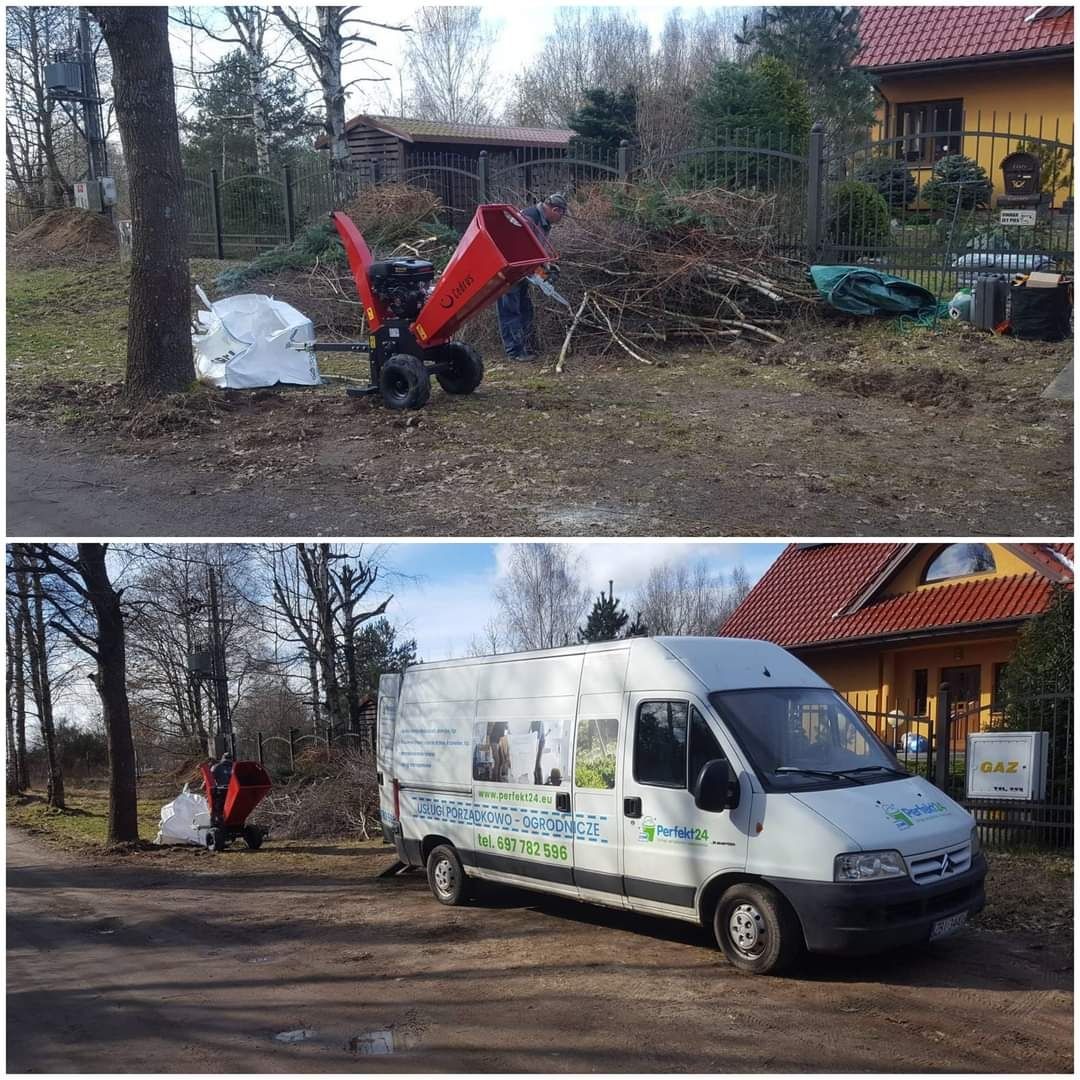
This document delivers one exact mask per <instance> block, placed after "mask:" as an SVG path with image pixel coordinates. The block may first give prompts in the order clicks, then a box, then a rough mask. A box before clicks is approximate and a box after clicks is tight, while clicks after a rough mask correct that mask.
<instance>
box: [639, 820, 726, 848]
mask: <svg viewBox="0 0 1080 1080" xmlns="http://www.w3.org/2000/svg"><path fill="white" fill-rule="evenodd" d="M638 839H639V840H642V841H644V842H645V843H647V844H652V843H655V842H656V841H658V840H659V841H660V842H662V843H663V842H668V843H684V844H685V843H689V844H707V843H708V842H709V830H708V829H699V828H697V827H696V826H694V825H661V824H659V823H658V822H657V820H656V818H652V817H647V818H642V819H641V832H640V833H638Z"/></svg>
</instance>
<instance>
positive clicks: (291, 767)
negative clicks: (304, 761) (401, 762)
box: [228, 721, 375, 777]
mask: <svg viewBox="0 0 1080 1080" xmlns="http://www.w3.org/2000/svg"><path fill="white" fill-rule="evenodd" d="M228 743H229V749H230V751H231V753H232V755H233V757H234V759H236V760H238V761H241V760H243V761H257V762H259V764H261V765H263V766H265V767H266V769H267V771H268V772H269V773H270V774H271V775H272V776H276V777H284V776H288V775H290V774H292V773H294V772H295V771H296V763H297V758H299V757H300V756H301V755H303V754H305V753H310V752H312V751H316V752H319V753H322V752H330V751H335V750H356V751H359V752H361V753H373V752H374V748H375V723H374V721H363V722H361V724H360V726H359V728H358V730H356V731H344V730H340V729H335V728H332V727H323V728H321V729H320V730H319V731H301V729H300V728H290V729H289V731H288V732H287V733H286V734H284V735H277V734H267V733H265V732H262V731H254V732H240V733H234V734H233V735H232V736H230V737H229V739H228Z"/></svg>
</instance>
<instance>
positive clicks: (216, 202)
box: [210, 169, 225, 259]
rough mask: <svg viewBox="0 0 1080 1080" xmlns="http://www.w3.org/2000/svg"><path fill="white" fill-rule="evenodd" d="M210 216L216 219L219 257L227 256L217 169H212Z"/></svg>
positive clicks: (216, 242)
mask: <svg viewBox="0 0 1080 1080" xmlns="http://www.w3.org/2000/svg"><path fill="white" fill-rule="evenodd" d="M210 216H211V217H212V218H213V219H214V247H215V250H216V251H217V257H218V258H219V259H224V258H225V237H224V234H223V233H222V229H221V187H220V185H219V184H218V172H217V169H211V170H210Z"/></svg>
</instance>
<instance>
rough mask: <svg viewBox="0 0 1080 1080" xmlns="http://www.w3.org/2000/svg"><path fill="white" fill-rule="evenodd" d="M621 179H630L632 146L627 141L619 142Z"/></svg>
mask: <svg viewBox="0 0 1080 1080" xmlns="http://www.w3.org/2000/svg"><path fill="white" fill-rule="evenodd" d="M608 160H609V161H610V160H611V159H610V158H608ZM619 179H620V180H629V179H630V144H629V143H628V142H627V141H626V140H625V139H622V140H621V141H620V142H619Z"/></svg>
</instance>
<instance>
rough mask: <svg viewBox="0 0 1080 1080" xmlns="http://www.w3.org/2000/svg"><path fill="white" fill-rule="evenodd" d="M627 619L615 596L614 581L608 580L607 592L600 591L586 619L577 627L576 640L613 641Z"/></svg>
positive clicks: (628, 619) (619, 633)
mask: <svg viewBox="0 0 1080 1080" xmlns="http://www.w3.org/2000/svg"><path fill="white" fill-rule="evenodd" d="M629 621H630V616H629V615H628V614H627V613H626V612H625V611H623V609H622V607H621V605H620V604H619V601H618V600H617V599H616V598H615V583H614V582H613V581H609V582H608V594H607V595H606V596H605V595H604V594H603V593H601V594H600V595H599V596H598V597H597V598H596V603H595V604H593V609H592V611H590V612H589V618H588V621H587V622H586V623H585V626H584V627H583V628H579V629H578V641H581V642H586V641H615V640H616V639H618V638H619V637H621V636H622V629H623V627H624V626H625V625H626V624H627V623H628V622H629Z"/></svg>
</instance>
